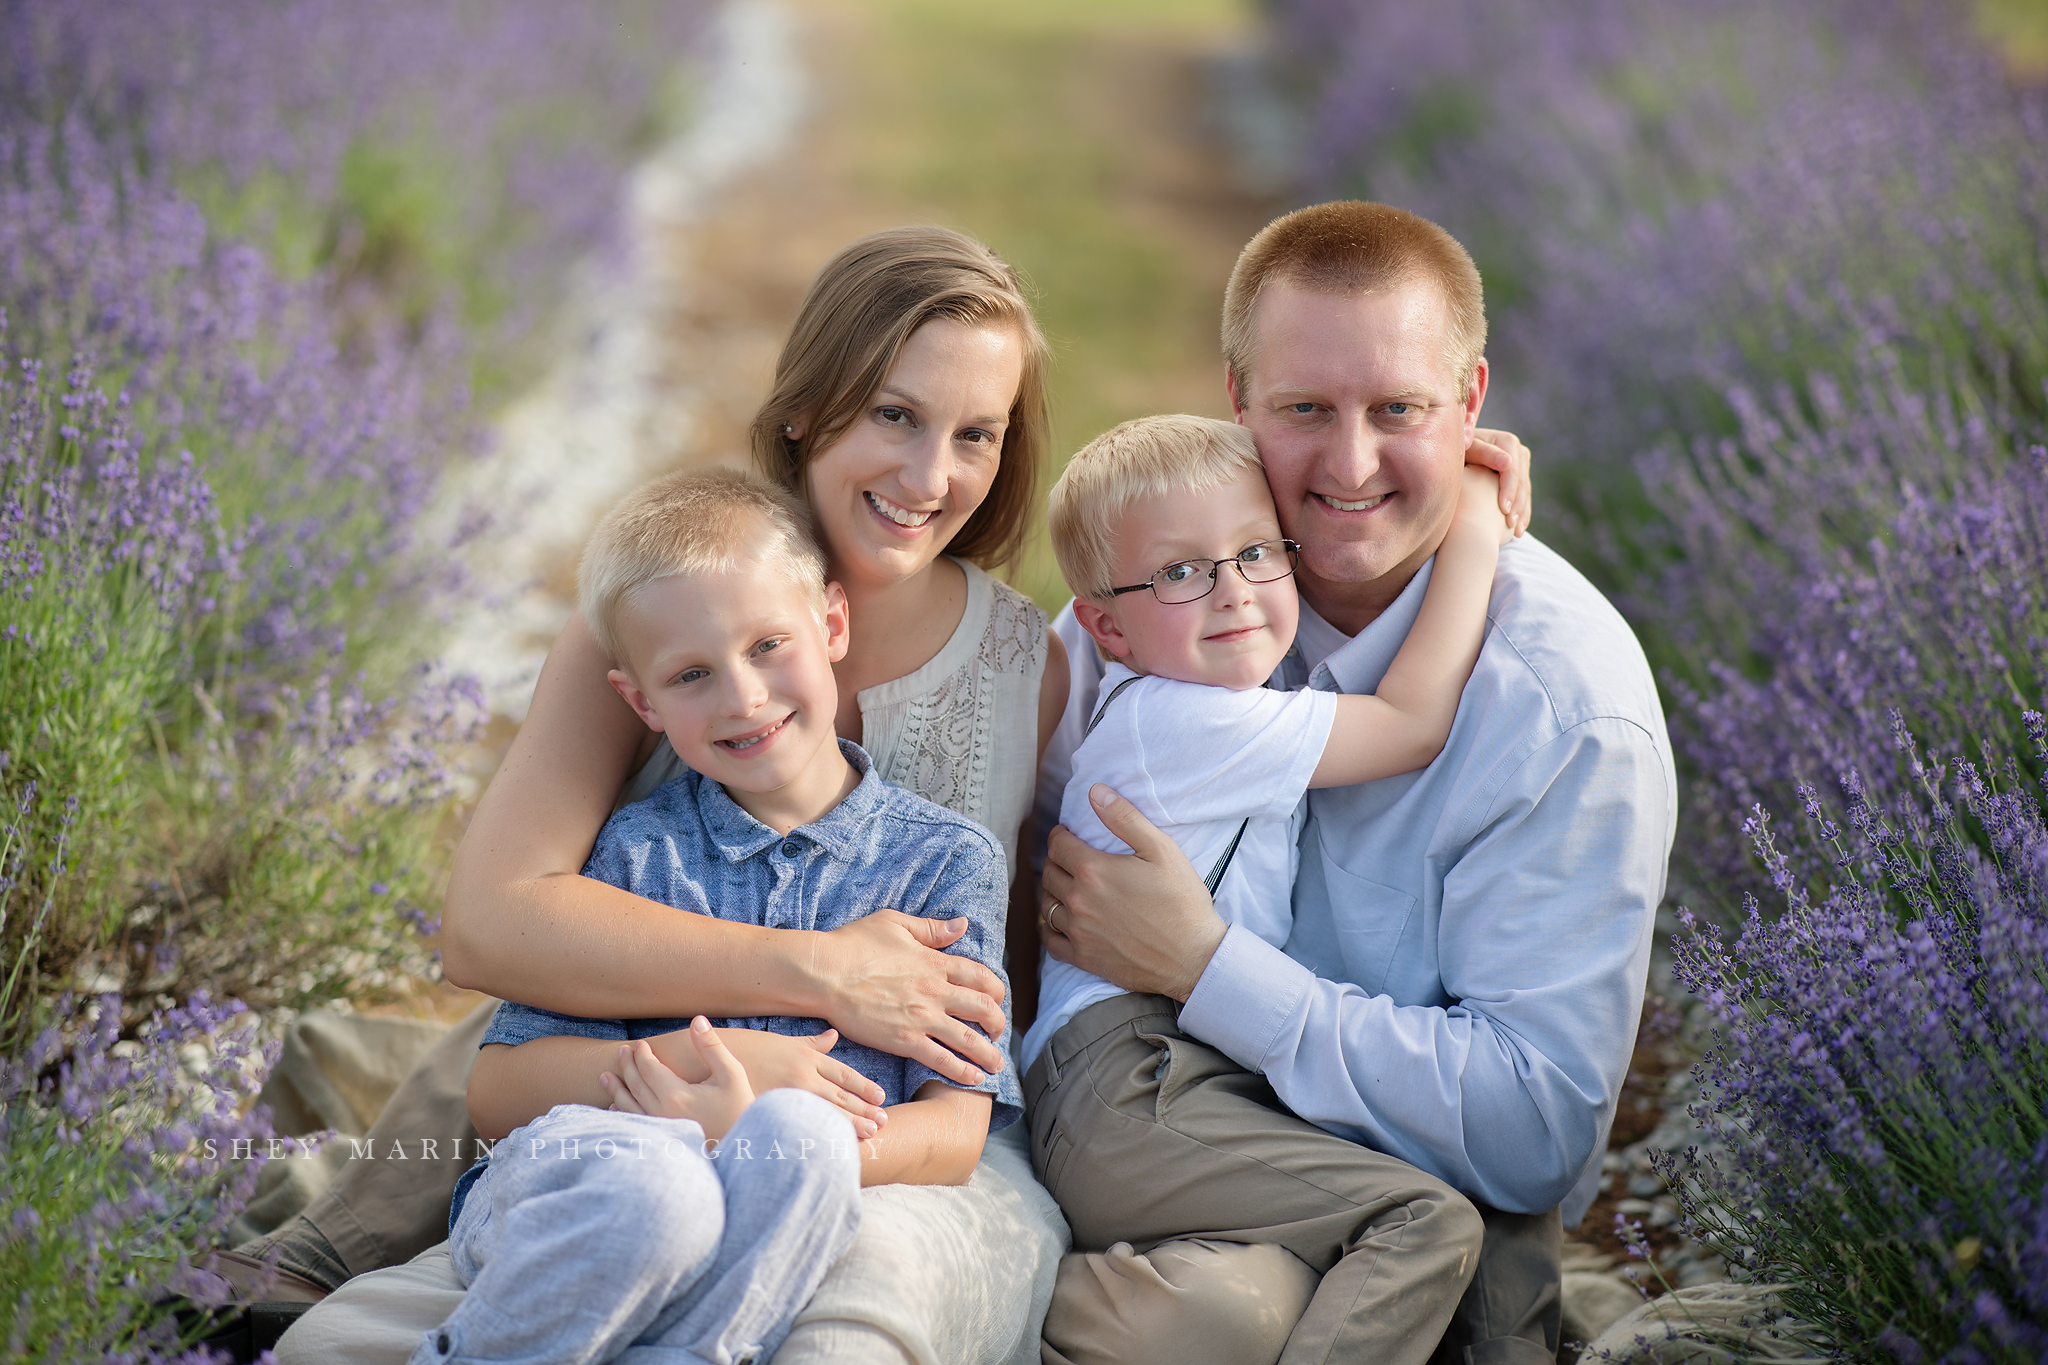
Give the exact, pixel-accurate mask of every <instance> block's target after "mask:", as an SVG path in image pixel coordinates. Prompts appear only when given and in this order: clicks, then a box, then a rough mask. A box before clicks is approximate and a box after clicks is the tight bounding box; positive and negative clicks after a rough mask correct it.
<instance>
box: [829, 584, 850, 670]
mask: <svg viewBox="0 0 2048 1365" xmlns="http://www.w3.org/2000/svg"><path fill="white" fill-rule="evenodd" d="M852 627H853V617H852V612H851V610H850V609H849V608H848V607H847V605H846V589H844V588H842V587H840V586H839V585H838V584H837V583H827V584H826V585H825V657H826V658H828V659H830V660H831V661H832V662H833V663H835V664H836V663H838V662H839V661H840V660H841V659H844V658H845V657H846V650H847V646H849V645H850V644H852V643H853V629H852Z"/></svg>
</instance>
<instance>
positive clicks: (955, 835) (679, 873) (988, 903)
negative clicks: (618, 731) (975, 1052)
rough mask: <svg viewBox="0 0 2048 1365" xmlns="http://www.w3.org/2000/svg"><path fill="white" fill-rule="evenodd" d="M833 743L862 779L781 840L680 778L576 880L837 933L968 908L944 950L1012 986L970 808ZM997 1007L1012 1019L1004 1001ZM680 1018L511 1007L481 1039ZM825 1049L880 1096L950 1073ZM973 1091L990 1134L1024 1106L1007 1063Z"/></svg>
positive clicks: (625, 1032) (694, 908)
mask: <svg viewBox="0 0 2048 1365" xmlns="http://www.w3.org/2000/svg"><path fill="white" fill-rule="evenodd" d="M839 747H840V749H841V750H842V751H843V752H844V753H845V754H846V757H847V760H848V761H849V762H851V763H852V764H853V766H854V768H855V769H856V770H857V771H858V772H859V773H860V774H861V779H860V783H859V785H858V786H856V787H855V788H854V789H853V791H852V792H850V793H849V794H848V795H847V797H846V799H845V800H844V801H841V802H840V803H839V804H838V805H837V806H835V807H833V808H832V809H831V810H830V811H829V812H827V813H826V815H825V817H824V818H823V819H821V820H819V821H817V822H816V823H814V824H809V825H802V826H799V827H798V828H796V829H793V830H791V831H790V832H789V833H788V834H786V835H785V834H777V833H776V832H775V831H774V830H772V829H770V828H768V826H766V825H764V824H762V823H761V822H760V821H758V820H756V819H755V818H754V817H753V816H751V815H749V814H747V813H746V811H744V810H742V809H740V807H739V804H738V803H737V802H735V801H734V800H733V799H732V798H731V797H730V796H728V795H726V792H725V789H724V788H723V787H721V786H719V785H718V784H717V783H716V782H713V781H711V780H710V779H708V778H705V777H703V776H702V775H700V774H698V773H695V772H688V773H685V774H684V775H683V776H681V777H679V778H677V779H675V780H674V781H673V782H670V783H668V784H667V785H665V786H663V787H661V788H660V789H659V790H657V791H656V792H655V793H654V794H653V795H652V796H650V797H648V798H647V799H646V800H645V801H636V802H634V803H633V804H632V805H630V806H627V807H625V808H623V809H622V810H620V811H618V812H617V813H616V814H614V815H613V816H612V818H611V819H610V820H608V821H606V822H605V826H604V828H603V829H602V830H601V831H599V833H598V836H597V845H596V847H594V848H593V849H592V850H591V852H590V859H589V861H588V862H586V863H585V864H584V867H583V875H584V876H586V877H594V878H596V879H597V880H599V881H602V882H608V883H610V884H611V885H613V886H616V887H620V888H622V889H624V890H627V891H631V892H632V893H634V894H635V895H638V896H645V897H647V898H648V899H649V900H655V901H660V902H662V903H663V904H665V905H672V906H674V907H676V909H678V910H684V911H689V912H692V913H695V914H699V915H712V916H715V917H717V918H719V919H723V920H731V921H733V922H734V923H738V924H758V925H761V926H763V927H765V928H770V929H818V930H829V929H837V928H839V927H840V926H841V925H844V924H851V923H852V922H853V921H855V920H857V919H861V918H863V917H865V916H867V915H870V914H872V913H874V912H875V911H877V910H881V909H885V908H886V909H891V910H900V911H902V912H903V913H904V914H906V915H920V916H923V917H925V918H928V919H952V918H954V917H955V916H959V915H964V916H966V917H967V932H966V933H965V934H963V935H961V937H960V940H959V941H958V942H957V943H955V944H953V946H952V947H950V948H948V949H947V950H946V951H947V952H950V953H954V954H957V955H959V956H962V957H971V958H973V959H974V960H976V961H977V962H980V963H981V964H982V965H983V966H985V967H987V968H988V969H989V970H990V971H993V972H994V973H995V974H996V975H997V976H999V977H1002V978H1003V980H1004V985H1005V986H1006V987H1007V985H1008V982H1009V978H1008V975H1007V974H1006V973H1005V972H1004V970H1003V928H1004V921H1005V918H1006V916H1007V913H1008V907H1009V874H1008V869H1007V867H1006V865H1005V863H1004V861H1003V846H1002V845H1001V844H1000V843H998V842H997V841H996V838H995V836H994V835H992V834H990V833H989V832H988V831H987V830H986V829H983V828H982V827H981V826H980V825H978V824H976V823H975V822H974V821H972V820H969V819H968V818H967V817H966V816H964V815H959V814H956V813H955V812H953V811H950V810H947V809H946V808H945V807H943V806H939V805H935V804H933V803H932V802H930V801H927V800H925V799H924V798H923V797H921V796H917V795H915V794H914V793H911V792H908V791H905V790H904V789H903V788H901V787H893V786H890V785H889V784H888V783H886V782H884V781H882V780H881V779H880V778H879V777H877V776H875V773H874V768H873V765H872V764H871V763H870V762H869V761H868V756H867V754H866V753H865V752H864V751H862V749H861V748H860V746H859V745H857V744H853V743H850V742H848V741H846V740H841V741H840V742H839ZM1004 1009H1005V1013H1006V1014H1007V1012H1008V1002H1007V1000H1006V1001H1005V1005H1004ZM712 1022H713V1023H714V1024H717V1025H718V1026H720V1027H724V1028H754V1029H766V1030H767V1031H769V1032H771V1033H782V1034H788V1035H791V1036H793V1037H808V1036H810V1035H812V1034H816V1033H823V1032H824V1031H825V1028H826V1024H825V1021H824V1020H822V1019H801V1018H794V1017H790V1016H787V1015H767V1016H761V1017H756V1018H751V1019H714V1020H713V1021H712ZM689 1024H690V1021H689V1020H688V1019H582V1018H577V1017H575V1016H573V1015H567V1014H556V1013H554V1012H553V1011H551V1010H543V1009H536V1008H535V1007H533V1006H531V1005H518V1004H513V1003H512V1002H510V1001H507V1002H506V1003H504V1004H502V1005H500V1006H499V1007H498V1012H497V1015H496V1016H495V1017H494V1018H493V1019H492V1020H491V1025H490V1028H489V1030H488V1031H487V1032H486V1033H485V1034H484V1038H483V1041H484V1042H486V1043H512V1044H518V1043H524V1042H527V1041H528V1040H530V1039H533V1038H544V1037H548V1036H551V1035H555V1034H575V1035H578V1036H581V1037H585V1038H612V1039H617V1040H619V1041H621V1042H623V1041H625V1040H627V1039H632V1038H651V1037H653V1036H655V1035H656V1034H660V1033H670V1032H673V1031H675V1030H677V1029H683V1028H688V1027H689ZM832 1055H833V1056H834V1057H835V1058H837V1059H838V1060H840V1061H842V1062H845V1063H846V1064H847V1065H848V1066H850V1067H852V1068H853V1069H854V1070H856V1071H858V1072H860V1073H861V1074H862V1075H864V1076H866V1077H867V1078H868V1079H870V1080H872V1081H874V1082H875V1083H876V1084H877V1085H879V1086H881V1087H882V1089H883V1091H884V1092H885V1098H884V1100H883V1103H884V1104H900V1103H902V1102H903V1101H905V1100H908V1099H910V1098H912V1097H913V1096H915V1095H916V1094H917V1091H918V1087H919V1086H921V1085H923V1084H924V1083H925V1082H926V1081H929V1080H944V1079H945V1078H944V1077H942V1076H940V1075H939V1074H938V1073H937V1072H935V1071H932V1070H931V1069H930V1068H928V1067H926V1066H925V1065H923V1064H922V1063H920V1062H914V1061H910V1060H908V1059H906V1058H902V1057H893V1056H891V1055H889V1054H888V1053H886V1052H878V1051H876V1050H875V1049H873V1048H869V1047H863V1046H861V1045H860V1044H859V1043H855V1042H851V1041H849V1040H847V1039H844V1038H842V1039H841V1040H840V1042H839V1045H838V1046H837V1047H835V1048H833V1049H832ZM949 1084H950V1082H949ZM974 1088H975V1089H977V1090H980V1091H984V1092H987V1093H988V1094H990V1095H992V1096H993V1097H994V1103H993V1104H992V1105H991V1106H990V1110H989V1130H990V1131H991V1132H993V1131H995V1130H996V1129H998V1128H1003V1127H1007V1126H1008V1125H1009V1124H1011V1123H1014V1122H1016V1120H1017V1118H1018V1117H1019V1116H1020V1115H1021V1114H1022V1112H1023V1095H1022V1092H1021V1090H1020V1088H1019V1086H1018V1084H1017V1077H1016V1075H1015V1068H1014V1067H1011V1066H1007V1065H1006V1066H1005V1067H1004V1068H1003V1070H1002V1071H1001V1073H999V1074H998V1075H995V1076H990V1077H988V1078H987V1079H986V1080H984V1081H983V1082H982V1084H981V1085H979V1086H976V1087H974Z"/></svg>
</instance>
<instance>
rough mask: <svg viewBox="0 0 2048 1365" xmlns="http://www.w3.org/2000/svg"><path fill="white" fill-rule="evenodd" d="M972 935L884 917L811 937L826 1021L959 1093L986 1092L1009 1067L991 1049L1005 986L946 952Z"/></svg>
mask: <svg viewBox="0 0 2048 1365" xmlns="http://www.w3.org/2000/svg"><path fill="white" fill-rule="evenodd" d="M966 932H967V921H966V920H965V919H964V918H962V919H952V920H932V919H922V918H920V917H918V916H916V915H906V914H903V913H902V912H901V911H898V910H877V911H876V912H875V913H874V914H872V915H868V916H865V917H864V918H861V919H857V920H855V921H854V922H853V923H851V924H847V925H842V926H841V927H839V928H837V929H833V930H831V931H830V932H827V933H821V934H813V935H812V937H813V938H814V939H815V940H816V943H817V947H816V948H815V950H814V952H813V956H812V962H811V964H810V977H811V981H812V984H813V989H814V990H816V991H817V992H818V994H819V995H820V996H821V998H822V999H823V1001H824V1008H823V1009H822V1010H820V1012H819V1013H820V1015H821V1017H823V1018H824V1019H825V1020H827V1021H828V1022H829V1023H831V1024H833V1025H834V1026H836V1027H837V1028H838V1029H839V1031H840V1032H841V1033H843V1034H845V1035H846V1036H847V1037H848V1038H851V1039H852V1040H853V1041H854V1042H856V1043H861V1044H864V1045H865V1046H867V1047H871V1048H874V1049H876V1050H877V1051H880V1052H887V1053H891V1054H893V1055H895V1056H898V1057H905V1058H908V1059H910V1060H911V1061H914V1062H922V1063H923V1064H924V1065H926V1066H928V1067H930V1068H931V1069H932V1070H933V1071H935V1072H937V1073H938V1074H939V1075H941V1076H944V1077H945V1078H946V1079H947V1080H949V1081H952V1082H954V1083H955V1084H957V1085H968V1086H973V1085H980V1084H981V1082H982V1080H983V1079H984V1073H990V1074H993V1073H995V1072H998V1071H1001V1070H1002V1069H1003V1053H1002V1049H1000V1048H998V1047H997V1046H996V1045H995V1044H994V1043H993V1042H991V1041H990V1039H993V1038H1000V1037H1002V1036H1003V1009H1002V1003H1001V1002H1002V999H1003V982H1002V978H1001V977H999V976H997V975H996V974H995V973H994V972H992V971H990V970H989V969H988V968H986V967H984V966H982V965H981V964H980V963H979V962H976V961H974V960H973V959H972V958H965V957H954V956H952V955H951V954H948V953H945V952H941V951H940V950H941V949H943V948H945V947H947V946H948V945H949V944H952V943H955V942H957V941H958V940H959V938H960V936H961V935H962V934H964V933H966ZM970 1024H979V1025H981V1027H982V1030H983V1033H985V1034H986V1035H987V1036H986V1037H984V1036H983V1033H977V1032H975V1031H974V1030H973V1029H972V1028H970V1027H968V1026H969V1025H970ZM956 1054H957V1055H956ZM962 1058H965V1059H966V1060H964V1061H963V1060H962Z"/></svg>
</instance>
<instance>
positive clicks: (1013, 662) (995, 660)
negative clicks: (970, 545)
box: [960, 561, 1047, 678]
mask: <svg viewBox="0 0 2048 1365" xmlns="http://www.w3.org/2000/svg"><path fill="white" fill-rule="evenodd" d="M960 567H961V568H963V569H965V570H966V571H967V581H968V603H969V606H970V608H971V607H972V606H973V605H974V604H975V602H976V601H977V600H979V601H981V602H982V603H983V604H984V605H983V609H982V622H981V626H982V628H981V633H980V638H979V639H978V640H977V641H976V648H975V659H976V662H978V663H979V664H980V665H981V666H982V667H984V668H986V669H988V670H989V671H990V672H993V673H1016V674H1022V675H1024V676H1026V677H1032V678H1036V677H1038V676H1039V675H1040V674H1042V673H1043V672H1044V671H1045V658H1046V643H1045V627H1046V619H1047V618H1046V614H1045V608H1043V607H1041V606H1039V605H1038V603H1036V602H1034V601H1032V600H1031V599H1030V598H1029V597H1026V596H1025V595H1024V594H1023V593H1021V592H1019V591H1017V589H1015V588H1013V587H1011V586H1010V585H1009V584H1008V583H1005V582H1003V580H1002V579H1000V578H997V577H996V576H995V575H993V574H991V573H989V572H988V571H987V570H985V569H982V568H979V567H977V566H976V565H973V564H968V563H965V562H964V561H963V562H962V563H961V565H960ZM977 589H979V591H977ZM963 624H964V622H963Z"/></svg>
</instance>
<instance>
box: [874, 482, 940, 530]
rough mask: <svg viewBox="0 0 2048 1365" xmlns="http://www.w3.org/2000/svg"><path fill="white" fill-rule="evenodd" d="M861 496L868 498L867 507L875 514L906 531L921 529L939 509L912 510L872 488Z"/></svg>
mask: <svg viewBox="0 0 2048 1365" xmlns="http://www.w3.org/2000/svg"><path fill="white" fill-rule="evenodd" d="M862 496H863V497H865V498H866V499H867V500H868V509H869V510H870V511H872V512H873V513H874V514H875V515H876V516H878V517H880V518H881V519H882V520H884V521H886V522H888V523H889V524H890V525H892V526H899V527H901V528H903V529H904V530H906V531H922V530H923V529H924V528H925V525H926V524H927V523H928V522H930V521H931V519H932V518H933V517H935V516H937V515H938V514H939V511H940V509H939V508H936V507H928V508H926V509H925V510H923V511H922V512H914V511H912V510H911V509H910V508H908V507H905V506H903V505H901V504H900V503H894V502H891V501H889V499H887V498H885V497H883V496H882V495H881V494H880V493H876V492H874V491H872V490H870V491H868V492H865V493H863V494H862Z"/></svg>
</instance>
